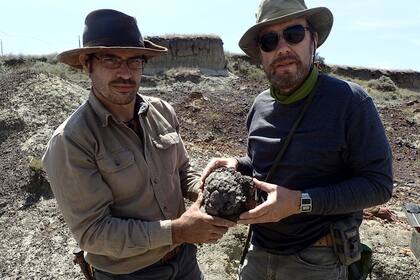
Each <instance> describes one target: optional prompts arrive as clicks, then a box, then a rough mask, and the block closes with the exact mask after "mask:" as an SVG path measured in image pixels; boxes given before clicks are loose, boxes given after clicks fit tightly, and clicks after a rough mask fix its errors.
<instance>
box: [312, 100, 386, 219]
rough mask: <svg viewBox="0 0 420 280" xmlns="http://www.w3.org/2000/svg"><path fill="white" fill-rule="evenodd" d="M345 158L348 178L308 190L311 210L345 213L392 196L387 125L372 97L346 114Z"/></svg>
mask: <svg viewBox="0 0 420 280" xmlns="http://www.w3.org/2000/svg"><path fill="white" fill-rule="evenodd" d="M346 123H347V131H346V142H347V147H346V149H345V151H344V152H343V160H344V162H345V165H346V167H347V168H348V169H349V170H348V171H349V173H350V174H351V176H350V177H349V179H347V180H345V181H343V182H340V183H338V184H333V185H330V186H325V187H318V188H313V189H308V190H305V192H308V193H309V195H310V196H311V198H312V212H311V213H312V214H320V215H328V214H344V213H350V212H356V211H360V210H363V209H364V208H368V207H371V206H374V205H379V204H382V203H385V202H386V201H388V200H389V199H390V198H391V196H392V189H393V174H392V153H391V148H390V145H389V143H388V140H387V137H386V134H385V129H384V127H383V124H382V122H381V120H380V117H379V114H378V112H377V110H376V108H375V106H374V104H373V101H372V99H371V98H370V97H367V98H365V99H364V100H363V101H362V102H361V103H360V104H357V106H355V108H354V109H353V113H351V114H350V116H349V117H348V118H347V121H346Z"/></svg>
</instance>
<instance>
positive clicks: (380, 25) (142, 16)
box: [0, 0, 420, 71]
mask: <svg viewBox="0 0 420 280" xmlns="http://www.w3.org/2000/svg"><path fill="white" fill-rule="evenodd" d="M259 2H260V1H259V0H147V1H145V0H67V1H64V0H38V1H34V0H13V1H3V5H2V7H1V10H0V39H1V41H2V43H3V53H4V54H10V53H12V54H49V53H56V52H61V51H64V50H67V49H71V48H76V47H78V37H79V35H81V34H82V32H83V22H84V18H85V16H86V15H87V14H88V13H89V12H90V11H92V10H95V9H100V8H113V9H117V10H120V11H123V12H125V13H127V14H129V15H132V16H134V17H136V18H137V21H138V23H139V26H140V30H141V32H142V33H143V35H144V36H147V35H163V34H196V33H199V34H216V35H219V36H220V37H221V38H222V40H223V42H224V48H225V50H227V51H230V52H233V53H242V51H241V50H240V49H239V47H238V41H239V39H240V37H241V36H242V35H243V33H244V32H245V31H246V30H247V29H248V28H249V27H250V26H252V25H253V24H254V23H255V12H256V9H257V7H258V5H259ZM306 4H307V6H308V7H317V6H326V7H328V8H330V10H331V11H332V12H333V14H334V26H333V30H332V32H331V34H330V37H329V38H328V40H327V41H326V43H325V44H324V45H323V46H322V47H321V48H320V49H319V53H320V55H321V56H323V57H324V58H325V59H326V62H327V63H331V64H340V65H350V66H365V67H374V68H385V69H411V70H416V71H420V5H419V1H418V0H401V1H391V0H353V1H344V0H334V1H332V0H329V1H327V0H307V1H306Z"/></svg>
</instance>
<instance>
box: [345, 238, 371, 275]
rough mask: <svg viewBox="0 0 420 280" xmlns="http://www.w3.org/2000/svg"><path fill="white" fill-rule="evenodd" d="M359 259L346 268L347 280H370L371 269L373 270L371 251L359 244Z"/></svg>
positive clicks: (364, 245)
mask: <svg viewBox="0 0 420 280" xmlns="http://www.w3.org/2000/svg"><path fill="white" fill-rule="evenodd" d="M361 251H362V252H361V258H360V260H358V261H357V262H355V263H352V264H351V265H350V266H349V267H348V275H349V277H348V279H349V280H365V279H367V278H368V277H369V278H370V279H371V278H372V277H371V274H372V269H373V260H372V255H373V251H372V249H371V248H370V247H369V246H368V245H366V244H363V243H361Z"/></svg>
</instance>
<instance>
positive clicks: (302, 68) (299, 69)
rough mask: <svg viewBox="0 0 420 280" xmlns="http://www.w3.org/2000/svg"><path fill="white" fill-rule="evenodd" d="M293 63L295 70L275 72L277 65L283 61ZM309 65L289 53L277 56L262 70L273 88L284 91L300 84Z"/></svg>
mask: <svg viewBox="0 0 420 280" xmlns="http://www.w3.org/2000/svg"><path fill="white" fill-rule="evenodd" d="M285 62H286V63H295V65H296V72H292V71H291V70H285V71H282V73H277V69H276V68H277V65H278V64H284V63H285ZM309 68H310V65H303V63H302V61H301V60H300V59H299V58H298V57H297V56H296V55H294V54H292V53H289V54H286V55H283V56H279V57H277V58H276V59H275V60H274V61H272V62H271V63H270V64H269V65H264V72H265V74H266V75H267V78H268V80H269V81H270V83H271V85H273V87H274V88H276V89H278V90H280V91H281V92H284V93H289V92H292V90H294V89H295V88H297V87H298V86H300V85H301V84H302V83H303V81H304V80H305V79H306V77H307V76H308V74H309Z"/></svg>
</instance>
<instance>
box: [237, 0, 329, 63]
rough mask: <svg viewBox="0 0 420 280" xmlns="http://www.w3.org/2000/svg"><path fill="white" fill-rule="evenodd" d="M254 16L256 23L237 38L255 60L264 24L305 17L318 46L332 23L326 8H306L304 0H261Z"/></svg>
mask: <svg viewBox="0 0 420 280" xmlns="http://www.w3.org/2000/svg"><path fill="white" fill-rule="evenodd" d="M256 17H257V22H256V24H255V25H254V26H252V27H251V28H249V29H248V30H247V31H246V32H245V34H244V35H243V36H242V38H241V39H240V40H239V47H240V48H241V49H242V50H243V51H244V52H245V53H246V54H247V55H249V56H250V57H252V58H254V59H256V60H259V58H260V48H259V46H258V36H259V35H260V32H261V30H262V29H263V28H264V27H266V26H269V25H274V24H279V23H284V22H287V21H290V20H293V19H298V18H305V19H306V20H308V21H309V22H310V24H311V26H312V28H313V29H314V30H315V32H316V33H317V34H318V47H319V46H321V45H322V44H323V43H324V42H325V40H326V39H327V37H328V35H329V34H330V31H331V28H332V25H333V15H332V13H331V11H330V10H329V9H328V8H325V7H317V8H311V9H308V8H307V7H306V5H305V1H304V0H262V1H261V4H260V6H259V8H258V11H257V14H256Z"/></svg>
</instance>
